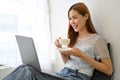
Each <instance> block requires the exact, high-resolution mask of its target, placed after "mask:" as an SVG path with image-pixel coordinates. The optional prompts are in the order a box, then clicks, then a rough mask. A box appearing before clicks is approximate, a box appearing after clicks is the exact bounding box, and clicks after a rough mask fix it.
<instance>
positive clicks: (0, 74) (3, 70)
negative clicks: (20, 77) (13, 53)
mask: <svg viewBox="0 0 120 80" xmlns="http://www.w3.org/2000/svg"><path fill="white" fill-rule="evenodd" d="M11 71H13V68H12V67H10V66H8V65H4V64H3V65H2V66H0V80H3V78H4V77H5V76H7V75H8V74H9V73H10V72H11Z"/></svg>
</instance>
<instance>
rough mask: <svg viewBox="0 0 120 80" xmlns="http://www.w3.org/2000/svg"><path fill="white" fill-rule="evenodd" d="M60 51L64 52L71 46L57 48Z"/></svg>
mask: <svg viewBox="0 0 120 80" xmlns="http://www.w3.org/2000/svg"><path fill="white" fill-rule="evenodd" d="M57 49H58V50H59V51H60V52H66V51H69V50H71V48H68V47H66V48H57Z"/></svg>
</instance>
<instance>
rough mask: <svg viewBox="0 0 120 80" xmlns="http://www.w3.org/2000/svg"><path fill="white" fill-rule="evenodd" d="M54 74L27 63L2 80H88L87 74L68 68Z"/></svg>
mask: <svg viewBox="0 0 120 80" xmlns="http://www.w3.org/2000/svg"><path fill="white" fill-rule="evenodd" d="M56 76H58V77H56ZM56 76H52V75H49V74H47V73H43V72H39V71H37V70H35V69H34V68H32V67H30V66H27V65H20V66H19V67H18V68H16V69H15V70H14V71H13V72H11V73H10V74H9V75H7V76H6V77H5V78H4V79H3V80H90V78H89V77H88V76H87V75H85V74H82V73H79V72H78V71H77V70H72V69H69V68H64V69H62V70H61V71H60V72H59V73H56ZM59 77H61V78H59Z"/></svg>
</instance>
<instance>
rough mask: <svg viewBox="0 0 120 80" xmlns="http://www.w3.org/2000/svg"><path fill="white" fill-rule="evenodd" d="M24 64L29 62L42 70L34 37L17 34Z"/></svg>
mask: <svg viewBox="0 0 120 80" xmlns="http://www.w3.org/2000/svg"><path fill="white" fill-rule="evenodd" d="M15 37H16V41H17V44H18V48H19V51H20V55H21V59H22V62H23V64H27V65H29V66H31V67H33V68H35V69H37V70H38V71H41V67H40V64H39V60H38V56H37V53H36V49H35V45H34V41H33V38H31V37H27V36H21V35H15Z"/></svg>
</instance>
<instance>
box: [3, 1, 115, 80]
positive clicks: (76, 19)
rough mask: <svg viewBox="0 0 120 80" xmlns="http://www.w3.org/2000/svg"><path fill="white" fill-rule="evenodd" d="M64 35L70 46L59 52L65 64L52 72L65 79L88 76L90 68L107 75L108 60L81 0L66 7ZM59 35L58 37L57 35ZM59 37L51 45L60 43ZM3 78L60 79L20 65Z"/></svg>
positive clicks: (88, 79)
mask: <svg viewBox="0 0 120 80" xmlns="http://www.w3.org/2000/svg"><path fill="white" fill-rule="evenodd" d="M68 19H69V27H68V38H69V39H70V44H69V45H68V47H70V48H71V50H69V51H66V52H64V53H61V56H62V59H63V61H64V63H65V68H64V69H62V70H61V71H60V72H58V73H56V75H58V76H60V77H63V78H65V79H67V80H91V76H92V75H93V71H94V69H97V70H99V71H101V72H103V73H105V74H107V75H111V74H112V72H113V71H112V63H111V60H110V56H109V52H108V49H107V46H106V43H105V41H104V39H103V38H102V37H101V36H99V35H98V34H97V32H96V30H95V28H94V26H93V24H92V21H91V16H90V13H89V10H88V8H87V6H86V5H85V4H84V3H76V4H74V5H72V6H71V7H70V9H69V11H68ZM59 39H60V38H59ZM59 39H56V40H55V45H56V46H57V47H59V48H60V47H61V45H60V43H59ZM3 80H63V79H61V78H57V77H53V76H50V75H48V74H45V73H42V72H38V71H36V70H35V69H33V68H32V67H29V66H27V65H21V66H19V67H18V68H17V69H15V70H14V71H13V72H12V73H11V74H9V75H8V76H7V77H5V78H4V79H3Z"/></svg>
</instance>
